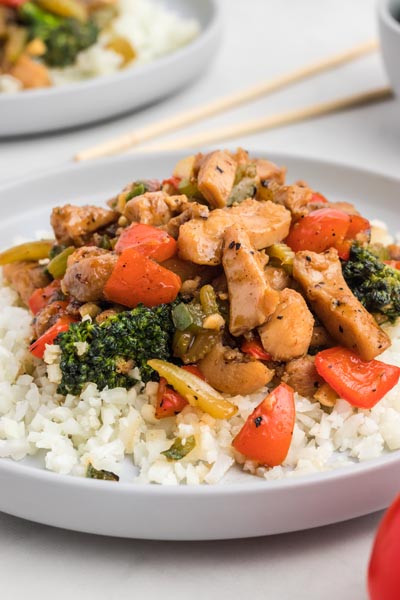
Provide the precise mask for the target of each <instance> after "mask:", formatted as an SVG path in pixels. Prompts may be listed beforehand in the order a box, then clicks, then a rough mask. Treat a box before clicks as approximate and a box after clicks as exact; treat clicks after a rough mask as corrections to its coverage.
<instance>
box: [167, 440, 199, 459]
mask: <svg viewBox="0 0 400 600" xmlns="http://www.w3.org/2000/svg"><path fill="white" fill-rule="evenodd" d="M195 445H196V438H195V437H194V435H189V437H187V438H186V440H185V443H184V444H182V439H181V438H179V437H178V438H175V440H174V443H173V444H172V446H171V447H170V448H168V450H164V452H161V454H163V455H164V456H166V457H167V458H168V460H181V459H182V458H184V457H185V456H186V455H187V454H189V452H191V451H192V450H193V448H194V447H195Z"/></svg>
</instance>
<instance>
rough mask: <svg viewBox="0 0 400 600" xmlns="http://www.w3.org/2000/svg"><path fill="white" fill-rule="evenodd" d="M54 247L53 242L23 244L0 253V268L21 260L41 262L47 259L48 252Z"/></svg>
mask: <svg viewBox="0 0 400 600" xmlns="http://www.w3.org/2000/svg"><path fill="white" fill-rule="evenodd" d="M53 245H54V240H38V241H35V242H25V243H24V244H19V245H18V246H13V247H12V248H8V250H4V251H3V252H0V266H2V265H8V264H9V263H13V262H21V261H23V260H32V261H35V260H42V258H48V257H49V252H50V250H51V248H52V247H53Z"/></svg>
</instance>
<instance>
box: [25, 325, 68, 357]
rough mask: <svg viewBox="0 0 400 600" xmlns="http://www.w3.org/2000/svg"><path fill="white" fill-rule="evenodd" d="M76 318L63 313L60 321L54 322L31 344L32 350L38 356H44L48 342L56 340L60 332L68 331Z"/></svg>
mask: <svg viewBox="0 0 400 600" xmlns="http://www.w3.org/2000/svg"><path fill="white" fill-rule="evenodd" d="M74 322H75V319H73V318H72V317H70V316H69V315H62V316H61V317H60V318H59V319H58V321H56V322H55V323H54V325H52V326H51V327H50V328H49V329H48V330H47V331H45V332H44V334H43V335H41V336H40V337H39V338H38V339H37V340H36V341H35V342H33V344H31V345H30V346H29V350H30V352H31V353H32V354H33V356H36V357H37V358H43V355H44V351H45V350H46V344H53V342H54V340H55V339H56V337H57V336H58V334H59V333H62V332H63V331H67V330H68V329H69V326H70V325H71V323H74Z"/></svg>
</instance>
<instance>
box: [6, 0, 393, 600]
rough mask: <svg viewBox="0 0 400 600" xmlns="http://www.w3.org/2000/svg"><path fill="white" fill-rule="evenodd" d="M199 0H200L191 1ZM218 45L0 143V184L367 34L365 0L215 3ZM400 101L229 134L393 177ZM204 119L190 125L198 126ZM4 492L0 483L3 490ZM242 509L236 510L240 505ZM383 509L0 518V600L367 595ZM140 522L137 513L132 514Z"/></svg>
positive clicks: (364, 72) (371, 30)
mask: <svg viewBox="0 0 400 600" xmlns="http://www.w3.org/2000/svg"><path fill="white" fill-rule="evenodd" d="M199 1H201V0H199ZM220 3H221V7H222V9H223V11H224V20H225V35H224V44H223V47H222V49H221V52H220V53H219V55H218V56H216V57H215V61H214V63H213V64H212V65H210V68H209V70H208V72H207V73H206V74H205V75H204V76H203V77H202V78H201V79H200V80H199V81H197V82H196V83H195V84H194V85H193V86H192V87H191V88H190V89H188V90H185V91H182V92H180V93H179V94H178V95H177V96H175V97H174V98H169V99H168V100H167V101H165V102H163V103H161V104H157V105H154V106H152V107H150V108H148V109H146V110H143V111H142V112H139V113H136V114H133V115H130V116H128V117H124V118H120V119H118V120H114V121H109V122H107V123H104V124H102V125H98V126H94V127H90V128H86V129H81V130H75V131H72V132H66V133H62V134H55V135H51V136H43V137H34V138H28V139H18V140H3V141H0V184H1V183H2V182H4V181H6V180H8V179H10V178H17V177H20V176H24V175H28V174H30V173H35V172H38V171H40V170H43V169H49V168H53V167H56V166H58V165H62V164H65V163H66V162H67V161H70V160H71V156H72V155H73V154H74V153H75V152H76V151H78V150H79V149H82V148H86V147H88V146H91V145H92V144H94V143H97V142H100V141H103V140H106V139H108V138H109V137H113V136H116V135H118V134H121V133H123V132H126V131H129V130H132V129H134V128H135V127H137V126H142V125H144V124H146V123H149V122H152V121H153V120H158V119H160V118H161V117H165V116H167V115H172V114H174V113H175V112H179V111H180V110H184V109H185V108H187V107H191V106H193V105H196V104H198V103H201V102H205V101H207V100H208V99H210V98H213V97H216V96H218V95H221V94H226V93H228V92H229V91H233V90H236V89H238V88H241V87H243V86H245V85H246V84H250V83H253V82H257V81H259V80H260V79H262V78H267V77H269V76H273V75H274V74H277V73H279V72H281V71H285V70H289V69H292V68H294V67H296V66H300V65H302V64H303V63H306V62H307V61H310V60H313V59H316V58H317V57H322V56H325V55H329V54H330V53H333V52H336V51H339V50H341V49H345V48H347V47H350V46H352V45H354V44H356V43H359V42H362V41H364V40H367V39H369V38H370V37H372V36H374V35H375V33H376V31H375V6H374V4H375V3H374V1H373V0H351V1H349V0H247V1H246V2H243V1H242V0H220ZM385 83H386V76H385V74H384V71H383V68H382V65H381V62H380V59H379V57H378V56H377V55H371V56H369V57H366V58H363V59H361V60H359V61H357V62H354V63H352V64H350V65H348V66H346V67H343V68H341V69H337V70H335V71H332V72H330V73H328V74H325V75H323V76H319V77H318V78H315V79H310V80H308V81H307V82H305V83H302V84H299V85H296V86H293V87H292V88H291V89H287V90H284V91H281V92H280V93H277V94H275V95H273V96H270V97H269V98H265V99H261V100H259V101H257V102H254V103H252V104H250V105H248V106H246V107H241V108H238V109H236V110H235V111H232V112H231V113H229V114H226V115H225V116H223V117H218V118H215V119H212V120H210V123H209V125H208V126H210V127H212V126H213V125H214V123H216V122H218V124H228V123H232V122H234V121H239V120H243V119H247V118H253V117H256V116H261V115H265V114H269V113H272V112H274V111H278V110H284V109H286V108H290V107H297V106H301V105H303V104H304V105H305V104H307V103H312V102H315V101H317V100H324V99H330V98H332V97H338V96H341V95H344V94H351V93H354V92H356V91H361V90H364V89H368V88H371V87H375V86H380V85H383V84H385ZM399 111H400V103H399V101H398V100H397V101H396V100H389V101H386V102H384V103H381V104H377V105H373V106H372V105H371V106H367V107H363V108H358V109H356V110H351V111H347V112H343V113H341V114H337V115H334V116H329V117H324V118H321V119H318V120H314V121H309V122H306V123H302V124H298V125H295V126H291V127H286V128H281V129H277V130H274V131H270V132H265V133H261V134H258V135H254V136H251V137H246V138H242V139H240V140H235V141H234V143H235V144H236V143H237V144H241V145H243V146H245V147H246V148H263V149H271V150H276V151H286V152H292V153H295V154H301V155H305V156H310V157H323V158H325V159H334V160H338V161H341V162H346V163H350V164H353V165H360V166H363V167H367V168H371V169H375V170H378V171H381V172H385V173H389V174H398V171H399V158H400V118H399V114H400V112H399ZM204 127H205V125H204V124H198V125H196V126H193V127H192V128H190V131H196V130H201V129H203V128H204ZM0 493H1V491H0ZM244 509H245V507H244ZM380 517H381V514H380V513H378V514H374V515H370V516H366V517H363V518H359V519H355V520H353V521H349V522H346V523H341V524H338V525H331V526H327V527H323V528H319V529H315V530H310V531H305V532H297V533H292V534H286V535H280V536H274V537H267V538H258V539H254V540H238V541H221V542H191V543H187V542H185V543H173V542H155V541H136V540H119V539H109V538H101V537H95V536H89V535H84V534H79V533H74V532H67V531H61V530H58V529H52V528H49V527H45V526H41V525H37V524H33V523H29V522H26V521H23V520H20V519H17V518H14V517H10V516H8V515H4V514H0V573H1V596H2V598H5V599H8V598H10V599H11V598H13V599H17V600H18V599H20V598H25V597H27V596H28V594H29V598H32V599H33V600H36V599H39V598H40V599H47V598H57V599H58V600H64V599H65V600H66V599H68V600H70V598H71V597H75V598H82V599H84V600H89V599H92V598H97V599H107V600H108V599H110V600H113V599H118V600H120V599H121V600H122V599H125V598H130V599H132V598H135V599H138V598H142V597H143V598H146V599H153V598H154V599H156V598H157V599H158V598H160V597H164V598H168V599H169V598H173V599H174V600H180V599H182V600H183V599H185V600H187V599H188V598H190V600H194V599H197V598H203V597H207V598H210V599H214V598H219V599H220V600H223V599H225V598H227V599H228V598H229V599H230V600H232V599H241V598H246V597H248V596H249V597H251V598H253V599H258V598H268V599H271V600H275V599H279V600H292V599H296V600H303V599H304V600H306V599H307V600H333V599H335V600H337V598H340V599H341V600H366V598H367V594H366V588H365V575H366V567H367V563H368V556H369V553H370V549H371V544H372V540H373V536H374V533H375V531H376V527H377V524H378V522H379V518H380ZM138 518H140V516H138Z"/></svg>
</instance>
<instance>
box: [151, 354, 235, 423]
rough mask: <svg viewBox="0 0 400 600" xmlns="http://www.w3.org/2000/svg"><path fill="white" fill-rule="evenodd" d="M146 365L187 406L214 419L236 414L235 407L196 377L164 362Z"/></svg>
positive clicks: (153, 362) (152, 361)
mask: <svg viewBox="0 0 400 600" xmlns="http://www.w3.org/2000/svg"><path fill="white" fill-rule="evenodd" d="M147 364H148V365H150V367H151V368H152V369H154V370H155V371H157V373H158V374H159V375H160V377H164V378H165V379H166V380H167V382H168V383H169V384H170V385H172V387H173V388H174V389H175V390H176V391H177V392H179V394H181V395H182V396H183V397H184V398H186V400H187V401H188V402H189V404H191V405H192V406H196V407H197V408H200V410H202V411H204V412H205V413H207V414H209V415H211V416H212V417H214V419H230V418H231V417H233V415H234V414H236V412H237V407H236V406H235V405H234V404H232V402H229V400H225V398H224V397H223V396H222V395H221V394H220V393H219V392H217V391H216V390H214V388H212V387H211V385H209V384H208V383H207V382H206V381H203V380H202V379H200V377H198V376H197V375H194V374H193V373H190V372H189V371H186V370H184V369H182V368H181V367H177V366H176V365H173V364H171V363H169V362H166V361H165V360H159V359H152V360H149V361H148V363H147Z"/></svg>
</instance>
